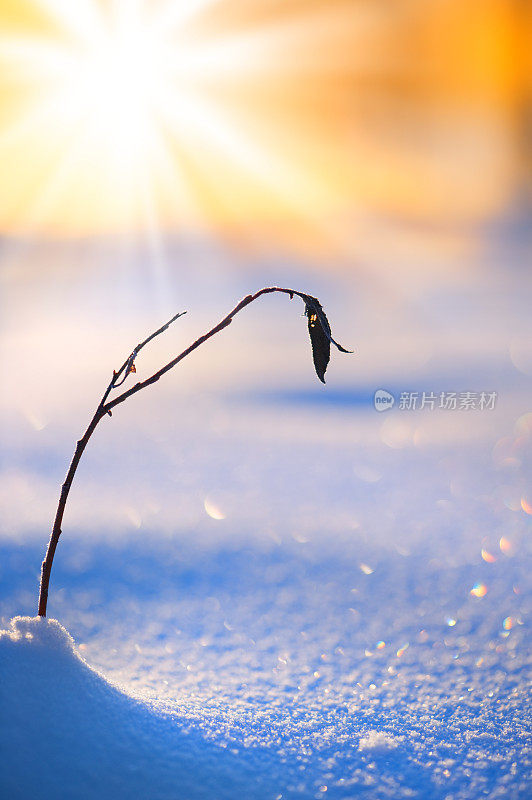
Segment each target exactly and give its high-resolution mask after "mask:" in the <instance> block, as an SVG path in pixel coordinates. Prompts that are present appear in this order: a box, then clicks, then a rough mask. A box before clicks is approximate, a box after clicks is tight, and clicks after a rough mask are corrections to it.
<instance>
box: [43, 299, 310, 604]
mask: <svg viewBox="0 0 532 800" xmlns="http://www.w3.org/2000/svg"><path fill="white" fill-rule="evenodd" d="M273 292H281V293H282V294H288V295H290V299H292V297H293V296H294V295H297V296H298V297H300V298H301V299H302V300H303V301H304V302H306V301H307V299H308V296H307V295H305V294H303V293H302V292H297V291H295V290H294V289H282V288H280V287H278V286H269V287H266V288H264V289H261V290H260V291H258V292H255V294H248V295H246V297H244V298H243V299H242V300H240V302H239V303H237V305H236V306H235V307H234V308H233V309H232V310H231V311H230V312H229V314H227V316H225V317H224V318H223V319H222V320H221V321H220V322H219V323H218V324H217V325H215V326H214V328H211V330H210V331H208V332H207V333H205V334H204V335H203V336H200V337H199V339H196V341H195V342H193V343H192V344H191V345H190V346H189V347H187V348H186V350H183V352H182V353H180V354H179V355H178V356H176V357H175V358H173V359H172V360H171V361H169V362H168V363H167V364H165V365H164V366H163V367H161V368H160V369H159V370H157V372H154V373H153V375H151V376H150V377H149V378H146V380H144V381H140V382H138V383H136V384H135V385H134V386H132V387H131V388H130V389H128V390H127V391H125V392H122V394H120V395H118V397H115V398H114V399H113V400H110V401H108V397H109V395H110V394H111V392H112V391H113V389H116V388H117V387H118V386H121V385H122V383H123V382H124V381H125V380H126V378H127V377H128V375H129V373H130V372H131V371H132V370H131V367H132V366H133V362H134V360H135V358H136V357H137V355H138V354H139V352H140V351H141V350H142V348H143V347H145V346H146V345H147V344H148V343H149V342H151V341H152V339H154V338H155V337H156V336H159V334H161V333H163V332H164V331H165V330H167V328H168V327H169V326H170V325H171V324H172V322H174V321H175V320H176V319H178V317H180V316H182V314H183V313H186V312H180V313H178V314H175V316H173V317H172V319H170V320H169V321H168V322H167V323H166V324H165V325H163V326H162V327H161V328H158V330H156V331H155V332H154V333H152V334H150V335H149V336H148V337H147V338H146V339H144V341H142V342H140V343H139V344H138V345H137V346H136V347H135V348H134V350H133V351H132V352H131V354H130V355H129V356H128V357H127V358H126V360H125V361H124V363H123V364H122V366H121V367H120V369H119V370H118V372H113V376H112V378H111V381H110V383H109V385H108V387H107V389H106V390H105V392H104V395H103V397H102V399H101V401H100V403H99V405H98V408H97V409H96V412H95V414H94V416H93V418H92V420H91V421H90V423H89V426H88V428H87V430H86V431H85V433H84V434H83V436H82V437H81V439H80V440H79V441H78V443H77V446H76V450H75V451H74V456H73V458H72V461H71V463H70V467H69V470H68V472H67V475H66V478H65V482H64V483H63V486H62V487H61V494H60V496H59V503H58V506H57V511H56V515H55V520H54V525H53V528H52V533H51V536H50V541H49V542H48V548H47V550H46V555H45V558H44V561H43V562H42V568H41V583H40V590H39V607H38V608H39V610H38V614H39V616H40V617H45V616H46V608H47V603H48V588H49V583H50V574H51V571H52V564H53V560H54V555H55V551H56V548H57V543H58V542H59V537H60V536H61V525H62V522H63V515H64V513H65V507H66V502H67V500H68V496H69V493H70V489H71V486H72V481H73V480H74V476H75V474H76V470H77V468H78V465H79V462H80V459H81V456H82V455H83V452H84V450H85V448H86V446H87V444H88V442H89V439H90V438H91V436H92V434H93V433H94V431H95V430H96V427H97V425H98V423H99V422H100V420H101V419H102V418H103V417H104V416H105V415H106V414H109V415H111V409H113V408H115V406H117V405H119V404H120V403H123V402H124V401H125V400H127V399H128V397H131V396H132V395H134V394H136V393H137V392H140V390H141V389H145V388H146V387H147V386H150V385H151V384H152V383H156V382H157V381H158V380H159V378H161V377H162V376H163V375H164V374H165V373H166V372H169V370H171V369H173V368H174V367H175V366H176V364H178V363H179V362H180V361H182V360H183V359H184V358H186V356H188V355H190V353H192V352H193V351H194V350H196V348H198V347H199V346H200V345H202V344H203V343H204V342H206V341H207V339H210V338H211V336H214V335H215V334H216V333H219V332H220V331H222V330H223V329H224V328H227V326H228V325H230V324H231V322H232V321H233V317H234V316H235V315H236V314H238V312H239V311H242V309H243V308H245V307H246V306H248V305H249V304H250V303H252V302H253V301H254V300H257V298H259V297H261V295H263V294H271V293H273Z"/></svg>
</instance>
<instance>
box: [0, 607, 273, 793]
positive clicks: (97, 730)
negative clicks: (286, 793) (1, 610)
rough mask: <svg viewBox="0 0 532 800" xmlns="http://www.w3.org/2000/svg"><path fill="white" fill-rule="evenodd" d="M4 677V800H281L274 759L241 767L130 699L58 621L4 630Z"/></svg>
mask: <svg viewBox="0 0 532 800" xmlns="http://www.w3.org/2000/svg"><path fill="white" fill-rule="evenodd" d="M0 671H1V679H0V719H1V725H0V752H1V753H2V766H1V767H0V796H2V797H6V798H10V799H11V800H15V799H16V798H24V800H27V798H29V797H31V798H33V799H34V800H38V799H39V798H42V800H47V799H48V798H54V799H55V800H60V799H61V798H65V800H66V798H68V799H69V800H76V799H77V798H100V799H101V800H105V798H122V797H124V798H125V797H128V798H131V797H150V798H174V799H175V798H180V800H188V799H189V798H190V800H193V798H199V797H202V798H205V797H212V798H226V797H227V798H229V797H232V798H234V797H246V796H247V797H254V798H262V797H269V798H271V797H272V796H273V797H275V793H274V789H273V788H272V787H271V786H270V787H268V786H267V783H268V778H267V777H266V776H267V775H268V768H267V765H266V764H265V763H263V761H264V759H266V761H268V757H267V753H265V752H262V753H261V752H258V751H257V752H256V753H255V754H252V753H250V754H249V755H250V756H251V757H250V758H246V759H245V760H244V759H242V758H238V757H236V756H235V755H233V754H232V753H231V752H230V751H228V750H225V749H223V748H220V747H216V746H215V745H213V744H212V743H211V742H207V741H206V740H205V739H204V738H203V737H202V736H201V735H200V734H199V733H198V732H197V731H194V730H190V729H189V730H187V728H186V727H185V725H184V724H183V722H182V721H181V720H180V719H179V717H178V716H176V715H172V714H170V713H168V712H166V711H164V710H162V709H159V708H157V707H156V706H155V705H152V704H147V703H144V702H141V701H139V700H137V699H135V698H133V697H130V696H128V695H126V694H124V693H123V692H121V691H120V690H119V689H118V688H117V687H115V686H113V685H112V684H109V683H108V682H107V681H106V680H105V678H104V677H103V676H102V675H99V674H98V673H97V672H95V671H94V670H92V669H91V668H90V667H89V666H88V664H86V663H85V662H84V661H83V659H82V658H81V657H80V656H79V655H78V654H77V652H76V651H75V649H74V641H73V639H72V637H71V636H70V634H69V633H68V632H67V631H66V630H65V629H64V628H63V627H62V626H61V625H60V624H59V622H57V621H56V620H52V619H42V618H39V617H35V618H32V617H15V618H14V619H13V620H12V621H11V627H10V630H7V631H0ZM260 764H262V768H260ZM251 765H254V769H253V768H252V766H251Z"/></svg>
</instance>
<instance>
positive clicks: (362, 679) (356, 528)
mask: <svg viewBox="0 0 532 800" xmlns="http://www.w3.org/2000/svg"><path fill="white" fill-rule="evenodd" d="M176 263H177V261H176ZM507 269H510V267H507V263H506V262H505V272H504V274H503V272H502V270H501V271H500V272H497V271H496V270H495V271H491V272H490V273H489V279H486V280H485V281H484V282H483V284H482V286H478V285H477V277H478V273H476V275H477V277H475V273H473V276H472V277H471V276H470V277H469V278H468V277H467V275H468V273H467V272H466V271H465V270H460V269H456V271H455V273H454V275H455V280H456V281H457V283H456V284H452V283H451V284H449V285H447V286H445V285H443V277H442V276H441V275H440V278H439V280H440V281H441V284H440V285H437V286H436V284H430V285H429V283H427V284H426V285H425V287H423V285H422V278H423V275H424V274H425V272H424V271H423V270H420V271H419V273H418V274H417V276H416V278H415V280H414V279H412V280H410V282H409V281H408V280H405V278H408V276H405V274H404V271H403V272H401V271H399V272H398V273H397V274H396V273H395V272H394V275H393V276H391V277H390V279H389V281H390V282H389V283H388V287H387V288H388V290H389V291H388V292H386V291H384V292H382V291H381V287H379V286H376V287H375V286H368V285H367V284H366V285H364V282H363V280H362V278H360V277H357V279H356V280H355V281H348V280H347V279H344V278H342V279H341V278H340V277H339V276H338V275H336V276H334V277H330V276H329V277H327V278H325V277H319V276H317V275H311V274H310V272H309V273H306V274H305V275H301V274H297V270H295V268H294V272H293V274H290V275H287V274H286V266H285V265H284V264H283V268H282V271H283V275H282V280H279V281H277V280H270V279H271V277H272V276H271V275H268V276H267V278H266V279H265V280H263V279H262V278H263V277H264V276H261V278H260V280H259V279H258V278H255V277H254V278H253V280H252V281H250V279H249V274H247V275H237V274H234V273H230V272H229V270H228V268H227V265H224V266H223V269H222V268H220V270H219V272H216V271H215V270H214V273H213V271H212V270H211V272H209V270H208V268H207V266H205V265H203V266H202V270H203V271H202V272H201V274H200V275H199V277H197V276H195V273H194V272H193V270H191V274H190V275H187V277H186V281H185V280H182V281H181V283H180V284H179V286H178V288H179V287H180V286H185V285H186V287H188V288H187V291H188V292H189V295H188V296H187V297H186V298H184V297H182V296H181V293H180V292H178V291H177V289H176V286H177V285H178V283H177V278H176V284H175V285H173V284H172V286H173V291H174V293H173V294H172V291H170V290H169V293H168V297H169V300H168V308H166V307H165V308H164V309H162V310H161V309H158V308H154V307H153V305H152V306H150V303H149V293H148V292H147V291H146V292H144V293H143V296H142V298H141V299H140V294H139V292H138V287H137V288H136V289H135V286H133V285H130V284H129V283H128V284H127V286H123V285H121V286H120V287H118V288H116V289H115V288H113V287H114V283H113V282H112V281H111V280H110V283H109V285H108V286H105V287H104V289H102V288H101V287H100V288H98V289H97V290H96V288H94V287H93V288H94V292H93V294H91V291H89V290H90V289H91V287H90V286H85V285H84V284H83V283H82V282H81V283H79V284H77V285H76V284H75V282H74V283H73V284H72V285H70V286H69V288H68V289H67V288H65V287H63V288H64V291H63V292H62V293H57V292H56V290H55V289H53V286H52V287H51V288H49V287H48V286H47V285H45V284H44V283H43V285H42V286H41V287H40V288H39V287H38V288H39V291H37V289H35V291H34V294H35V298H34V304H33V306H31V304H29V306H30V307H28V309H26V311H24V313H22V316H21V314H20V308H21V307H22V308H23V309H24V308H26V306H25V305H24V304H25V303H26V302H27V300H26V298H25V295H24V291H25V290H23V288H20V296H21V298H23V299H24V302H22V300H21V299H20V298H19V302H18V303H15V302H13V303H12V305H11V306H10V309H9V315H8V321H7V322H6V323H5V324H6V325H8V327H9V325H10V326H11V328H9V331H8V332H9V336H8V335H7V334H6V337H5V341H6V342H7V343H8V345H9V347H7V346H6V352H7V351H8V355H7V356H5V355H4V367H3V371H4V374H6V375H9V376H10V377H11V381H10V382H9V385H8V386H7V388H6V392H5V395H3V397H2V405H1V406H0V414H1V421H2V450H3V454H2V455H3V461H2V464H1V465H0V501H1V503H2V517H1V524H0V614H1V615H2V617H3V620H2V625H3V626H4V627H5V628H6V632H4V633H3V634H2V635H1V636H0V662H1V663H0V669H1V681H0V703H1V707H0V749H1V752H2V766H1V767H0V794H1V795H2V797H4V796H6V797H9V798H24V800H26V798H28V797H31V798H42V800H49V799H50V800H51V798H54V799H55V798H61V797H65V798H69V800H70V798H72V800H76V798H103V800H106V798H115V797H118V798H120V797H128V798H129V797H131V796H135V795H138V796H139V797H147V798H161V799H163V798H164V800H166V799H167V798H168V800H170V798H171V799H172V800H174V798H179V799H180V800H187V798H191V799H192V798H198V799H199V798H201V799H202V800H204V799H205V800H207V798H208V800H211V798H212V799H213V800H223V798H225V797H227V798H229V797H230V798H244V799H245V800H247V798H250V800H254V799H255V798H257V800H261V798H269V799H270V800H290V798H295V799H300V800H310V799H311V798H331V797H332V798H339V799H340V798H341V799H342V800H353V798H358V797H364V798H369V799H370V800H398V799H399V798H407V797H408V798H419V800H425V799H427V800H429V798H430V800H432V799H433V798H434V800H446V799H447V800H448V799H449V798H452V800H455V798H456V799H457V800H478V798H482V797H486V798H490V800H491V799H493V800H495V799H496V798H501V800H502V799H503V798H504V800H506V799H507V798H509V799H510V800H525V798H528V797H529V796H530V792H531V789H532V705H531V702H530V700H531V697H530V686H531V678H532V653H531V648H530V644H531V637H530V624H531V619H532V591H531V588H532V586H531V583H532V580H531V576H532V527H531V523H532V515H531V514H530V513H529V510H530V508H531V507H532V506H531V505H530V504H531V503H532V498H531V496H530V493H531V487H532V483H531V480H532V416H531V414H530V375H529V374H528V372H527V370H528V366H527V364H528V362H527V361H526V358H524V357H523V354H522V353H521V352H519V354H518V356H519V357H518V356H517V355H516V353H517V351H516V348H515V346H514V345H513V344H512V341H513V339H514V338H515V336H516V335H517V334H516V331H519V342H524V341H526V340H530V339H531V338H532V331H530V324H531V322H530V320H531V318H530V314H529V308H528V306H529V297H530V291H529V289H528V285H525V281H526V276H525V275H524V274H522V273H520V275H521V277H520V280H519V282H518V281H517V280H516V281H515V286H514V288H512V285H511V281H509V280H508V279H507V272H506V270H507ZM272 270H273V267H272ZM115 274H116V273H115V272H114V271H112V270H109V275H110V276H111V277H112V279H113V281H114V279H115ZM128 274H129V273H128ZM213 274H214V278H213ZM486 274H488V273H486ZM515 274H517V273H515ZM420 276H421V277H420ZM273 277H274V278H275V279H277V278H278V277H279V276H278V275H274V276H273ZM244 278H245V279H244ZM211 279H212V280H211ZM35 280H36V281H37V278H35ZM394 280H395V281H396V282H397V285H399V283H400V284H401V293H400V295H399V296H398V295H396V294H394V292H393V291H392V289H394V288H397V287H396V286H395V287H394V285H393V281H394ZM468 280H469V283H468ZM94 281H95V283H96V278H94ZM195 281H196V283H195ZM420 281H421V288H420ZM269 282H280V283H286V284H288V285H294V286H296V287H301V288H302V289H304V290H307V291H308V292H310V293H311V294H313V295H316V296H318V297H319V298H320V300H322V301H323V305H324V308H325V309H326V311H327V313H328V315H329V318H330V321H331V325H332V328H333V335H334V334H337V336H338V338H339V339H340V340H341V341H342V342H344V340H345V344H346V345H347V346H349V345H352V346H356V348H357V355H356V356H341V355H340V354H336V353H335V354H333V358H332V361H331V365H330V371H329V373H328V383H327V386H326V387H322V386H320V385H319V383H318V381H317V380H316V378H315V376H314V375H313V374H312V363H311V357H310V348H309V345H308V342H307V341H306V330H305V321H304V320H302V319H301V317H300V314H301V310H302V309H301V308H298V307H295V306H293V305H291V304H290V302H289V301H287V300H286V299H284V298H282V299H280V300H279V302H277V300H272V302H271V303H266V302H265V303H264V305H263V306H260V307H257V308H256V309H254V310H253V311H250V313H249V315H248V316H247V317H244V316H243V317H242V319H241V320H240V319H239V321H238V323H237V322H236V321H235V323H234V325H231V326H230V328H229V329H228V330H227V331H225V332H224V333H223V334H221V335H220V337H219V338H218V339H216V341H214V340H213V341H212V342H211V343H209V344H208V345H206V346H205V348H204V349H202V350H201V353H200V351H198V353H197V356H198V357H197V359H195V360H194V361H193V360H192V359H191V360H190V362H188V361H187V362H183V369H182V370H181V371H180V372H179V373H178V372H177V371H176V373H175V374H172V375H169V376H167V380H161V381H160V382H159V384H157V386H156V387H154V388H153V391H152V392H151V393H150V391H146V392H145V393H140V395H138V396H137V397H136V398H135V399H134V400H133V401H132V402H131V403H130V404H129V405H126V404H124V406H122V407H121V409H120V411H119V410H117V411H116V413H114V414H113V418H112V419H106V420H104V421H103V422H102V423H101V426H100V428H99V429H98V431H97V432H96V434H95V436H94V438H93V440H92V441H91V443H90V445H89V447H88V448H87V451H86V453H85V455H84V459H83V462H82V465H81V467H80V470H79V474H78V475H77V476H76V481H75V484H74V488H73V491H72V497H71V503H70V504H69V508H68V510H67V514H66V515H65V519H64V524H63V536H62V538H61V541H60V543H59V547H58V550H57V555H56V561H55V564H54V570H53V574H52V581H51V586H50V600H49V613H50V615H51V616H52V617H56V618H57V619H58V620H59V622H55V621H54V620H52V619H49V620H47V621H39V620H36V619H34V618H31V617H23V618H21V617H20V616H16V615H20V614H26V615H31V614H33V613H35V607H36V600H37V582H38V574H39V567H40V562H41V560H42V557H43V547H44V544H45V541H46V539H47V537H48V532H49V531H48V526H49V524H50V520H51V519H52V516H53V512H54V504H55V502H56V497H57V491H58V488H59V486H60V484H61V481H62V480H63V478H64V472H65V468H66V465H67V464H68V460H69V458H70V457H71V454H72V449H73V446H74V444H75V440H76V437H78V436H79V433H80V432H81V430H82V427H83V425H84V423H86V421H87V419H88V417H89V415H90V412H91V410H92V402H93V399H94V400H96V399H97V398H98V397H99V393H100V390H101V388H102V387H103V386H104V385H106V381H107V380H108V377H109V367H112V366H116V364H118V363H121V361H122V360H123V356H124V354H125V353H126V352H128V348H129V347H130V345H131V343H132V342H136V341H138V338H139V333H140V334H142V333H144V332H147V331H149V330H150V329H151V328H153V327H155V325H156V324H160V322H161V321H162V320H163V319H165V318H167V317H170V316H171V314H172V313H174V312H175V310H177V309H179V308H181V307H183V308H189V310H190V312H191V313H190V315H187V317H185V318H184V319H183V320H180V321H179V323H178V325H179V326H180V327H176V328H175V331H174V332H172V333H171V334H170V333H169V334H168V335H165V336H166V338H165V341H164V342H163V341H161V342H159V343H158V345H157V348H155V353H154V354H153V356H152V354H151V351H150V353H147V354H146V359H147V361H146V362H142V363H140V360H139V363H137V370H138V376H139V377H145V375H146V374H147V373H148V366H149V365H150V364H152V363H153V364H158V363H159V362H160V360H161V358H162V357H164V356H165V355H166V354H167V353H168V352H170V353H174V351H175V350H176V349H177V348H178V347H180V346H181V345H183V346H184V345H185V344H187V343H188V342H189V341H191V340H193V339H194V338H195V337H196V336H197V335H199V334H200V333H202V332H203V330H204V329H205V328H206V327H207V323H210V324H212V323H213V322H215V321H216V320H217V319H218V318H219V316H220V311H221V310H225V309H229V308H230V307H232V305H233V304H234V301H235V300H236V299H237V298H238V297H240V296H242V295H244V294H245V293H247V292H248V291H249V290H250V288H251V289H253V288H258V287H259V286H260V285H262V284H266V283H269ZM52 283H53V282H52ZM250 283H251V284H252V285H251V286H250ZM172 286H171V287H170V289H172ZM119 290H120V291H119ZM466 290H467V291H466ZM113 291H116V293H117V294H116V296H115V295H113V294H112V292H113ZM135 291H136V292H137V294H135ZM120 292H122V294H120ZM128 292H130V295H128V294H127V293H128ZM56 294H57V298H56V299H54V298H55V297H56ZM137 295H138V296H137ZM130 296H133V297H137V300H136V302H137V306H135V307H134V308H133V310H131V308H130V314H129V315H128V314H127V313H126V312H125V311H124V312H123V315H122V316H120V314H117V317H116V318H115V317H113V315H112V314H110V313H109V314H107V313H106V314H104V313H101V312H100V310H99V309H100V305H99V303H100V301H101V298H102V297H104V298H106V302H107V303H108V304H109V307H110V308H112V309H113V311H114V309H115V307H116V308H117V309H120V308H123V307H122V306H121V305H120V302H119V300H120V299H121V298H122V297H126V299H127V298H128V297H130ZM11 297H14V299H15V300H16V299H17V297H18V295H17V294H16V292H15V293H13V291H12V292H11ZM87 298H88V299H87ZM113 298H114V299H113ZM83 302H86V303H88V305H86V306H84V305H83ZM124 302H126V301H124ZM54 303H56V305H55V306H54ZM91 303H92V305H91ZM41 307H42V308H41ZM68 308H72V309H75V311H76V315H77V318H76V319H75V320H74V319H70V318H68V317H65V316H64V314H65V313H66V311H65V309H68ZM39 309H41V310H39ZM43 309H44V310H43ZM196 309H197V311H196ZM493 310H495V312H496V313H492V311H493ZM148 312H149V313H148ZM192 312H194V313H192ZM98 314H100V317H98ZM95 315H96V316H95ZM96 317H97V318H99V319H101V326H99V327H98V329H97V330H95V329H94V319H95V318H96ZM33 318H34V319H35V329H32V328H31V326H30V321H31V320H32V319H33ZM56 319H57V320H60V323H59V322H57V325H56V327H54V325H53V324H52V321H53V320H56ZM17 326H19V327H17ZM106 326H107V327H106ZM109 326H110V327H109ZM113 326H114V327H113ZM139 328H140V331H139ZM66 329H68V330H69V331H71V332H72V336H71V337H70V336H69V339H68V342H65V330H66ZM89 334H90V335H89ZM63 343H64V344H65V347H66V348H67V353H66V355H65V357H64V358H54V357H53V354H54V353H57V352H58V347H59V344H61V345H62V344H63ZM109 343H111V344H109ZM514 344H515V343H514ZM69 348H71V350H70V349H69ZM80 353H81V354H82V361H83V366H84V369H83V371H82V372H81V373H80V374H79V375H78V374H76V380H75V381H73V380H72V364H73V363H76V364H77V363H78V362H79V358H80V355H79V354H80ZM150 358H153V361H150ZM28 363H31V364H32V365H34V367H33V366H32V369H31V370H29V369H28V368H27V365H28ZM377 388H383V389H385V390H387V391H391V392H393V393H394V395H395V396H396V397H397V396H398V392H400V391H401V390H414V389H415V390H424V389H426V390H432V391H436V392H437V391H442V390H446V391H447V390H456V391H466V390H472V391H475V390H478V391H480V390H482V389H489V390H492V389H493V390H497V391H498V393H499V401H498V403H497V407H496V408H495V410H494V411H492V412H487V411H486V412H471V413H470V412H459V411H457V412H452V411H449V412H445V411H439V410H434V411H426V412H421V411H415V412H414V411H413V412H410V411H401V410H400V409H398V408H397V404H396V406H395V407H394V408H393V409H392V410H390V411H387V412H386V413H381V414H377V413H376V411H375V410H374V409H373V407H372V404H371V401H372V393H373V392H374V391H375V390H376V389H377ZM21 397H23V398H24V405H23V406H21V405H19V398H21ZM13 617H15V619H13V620H12V618H13ZM67 630H68V631H69V632H70V634H71V635H72V638H70V636H69V634H68V633H67V632H66V631H67ZM28 634H29V635H30V636H31V638H28Z"/></svg>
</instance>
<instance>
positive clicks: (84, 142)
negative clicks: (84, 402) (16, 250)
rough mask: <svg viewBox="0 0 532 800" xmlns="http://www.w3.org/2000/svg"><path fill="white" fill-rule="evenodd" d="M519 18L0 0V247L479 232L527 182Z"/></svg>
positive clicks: (392, 0) (476, 7)
mask: <svg viewBox="0 0 532 800" xmlns="http://www.w3.org/2000/svg"><path fill="white" fill-rule="evenodd" d="M525 9H526V4H525V3H524V2H520V0H467V2H464V0H151V2H147V1H146V2H140V1H139V0H115V2H107V1H106V0H76V2H72V1H71V0H2V3H1V5H0V174H1V175H2V180H1V184H0V232H2V233H8V234H18V235H24V236H28V235H29V236H32V235H43V234H44V235H51V236H78V235H87V234H99V233H107V232H122V231H125V232H129V231H139V230H140V231H146V230H155V231H182V230H190V229H192V230H202V231H210V230H223V231H226V232H229V233H235V234H236V235H245V233H246V231H256V230H262V231H273V232H274V233H278V234H279V236H283V235H285V234H286V232H287V231H289V232H290V233H292V234H293V235H295V236H296V237H297V236H299V237H307V238H308V237H309V236H311V237H313V236H318V235H319V232H323V233H324V234H327V233H331V231H332V232H333V234H334V235H336V233H337V232H338V231H343V233H344V235H347V232H348V230H349V219H350V218H351V216H352V215H353V214H357V213H360V212H361V210H362V211H363V212H364V213H367V214H369V215H374V214H377V215H399V216H404V217H407V218H411V219H413V220H418V221H422V222H430V223H431V224H433V223H434V222H436V223H442V224H448V223H458V224H463V223H466V224H467V223H471V222H476V221H478V220H483V219H485V218H486V217H487V216H489V215H491V214H496V213H498V212H499V211H500V210H501V209H503V208H504V207H505V205H507V204H508V203H509V202H510V201H511V199H512V194H513V193H514V192H515V191H516V183H518V181H519V180H520V178H519V176H520V175H521V176H522V174H523V169H525V167H524V166H523V165H524V161H525V149H526V140H525V137H526V130H525V123H524V120H525V118H526V108H525V105H526V101H527V100H526V98H527V86H526V76H527V74H528V73H527V66H528V67H529V66H530V64H528V65H527V64H526V63H525V61H526V58H525V54H526V53H529V52H530V47H529V45H530V40H529V41H528V42H527V36H528V32H529V27H527V24H526V22H527V21H526V20H525V15H526V11H525ZM528 21H530V20H528ZM528 88H529V87H528ZM525 166H526V165H525Z"/></svg>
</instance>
